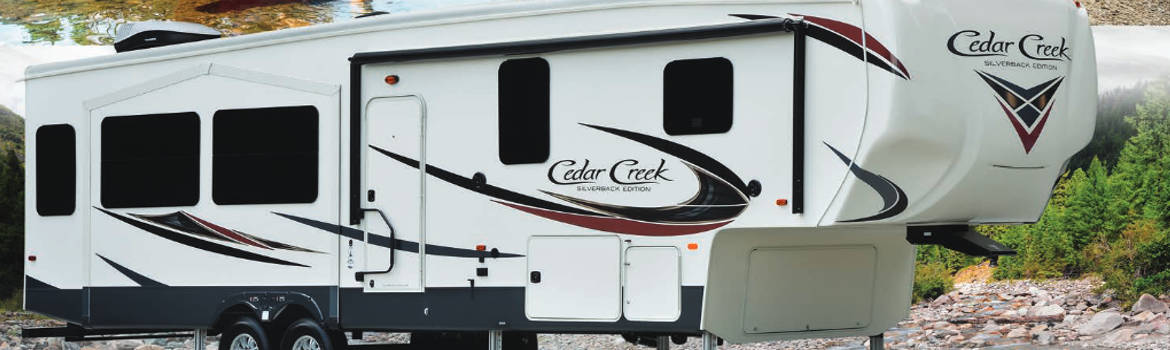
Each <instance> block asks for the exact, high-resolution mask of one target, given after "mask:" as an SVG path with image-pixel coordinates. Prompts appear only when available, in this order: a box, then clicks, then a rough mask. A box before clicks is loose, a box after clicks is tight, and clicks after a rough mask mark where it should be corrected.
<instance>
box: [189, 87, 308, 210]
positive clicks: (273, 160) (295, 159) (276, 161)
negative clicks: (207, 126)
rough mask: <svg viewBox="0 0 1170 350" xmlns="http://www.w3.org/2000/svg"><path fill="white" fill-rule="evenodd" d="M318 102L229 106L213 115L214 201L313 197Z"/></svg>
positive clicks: (267, 201) (294, 200)
mask: <svg viewBox="0 0 1170 350" xmlns="http://www.w3.org/2000/svg"><path fill="white" fill-rule="evenodd" d="M317 119H318V113H317V108H316V107H313V106H297V107H273V108H256V109H231V110H221V111H217V112H215V117H214V119H213V120H212V122H211V123H212V134H211V136H212V143H211V145H212V164H211V172H212V174H211V198H212V200H214V201H215V203H216V204H275V203H312V202H313V201H315V200H317V176H318V175H317V156H318V155H317V153H318V140H317V128H318V126H317V123H318V120H317Z"/></svg>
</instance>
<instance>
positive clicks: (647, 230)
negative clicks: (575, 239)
mask: <svg viewBox="0 0 1170 350" xmlns="http://www.w3.org/2000/svg"><path fill="white" fill-rule="evenodd" d="M493 202H496V203H500V204H503V205H506V206H509V207H512V208H513V209H516V210H520V211H523V212H527V213H529V214H532V215H536V216H539V217H543V218H546V219H549V220H553V221H559V222H563V223H566V224H570V225H574V226H580V227H584V228H590V229H594V230H598V231H605V232H613V233H625V234H631V235H639V236H682V235H689V234H693V233H699V232H706V231H710V230H714V229H717V228H720V227H723V226H724V225H727V224H730V223H731V220H728V221H724V222H717V223H711V224H699V225H671V224H655V223H650V222H642V221H633V220H627V219H622V218H615V217H606V216H588V215H578V214H570V213H562V212H558V211H552V210H544V209H540V208H533V207H526V206H522V205H516V204H512V203H507V202H501V201H497V200H493Z"/></svg>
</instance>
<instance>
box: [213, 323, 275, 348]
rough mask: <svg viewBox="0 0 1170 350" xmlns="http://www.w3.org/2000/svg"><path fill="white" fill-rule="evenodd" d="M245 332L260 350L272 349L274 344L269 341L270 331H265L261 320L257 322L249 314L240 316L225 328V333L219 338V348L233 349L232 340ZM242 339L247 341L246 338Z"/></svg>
mask: <svg viewBox="0 0 1170 350" xmlns="http://www.w3.org/2000/svg"><path fill="white" fill-rule="evenodd" d="M243 334H247V335H248V336H250V337H251V338H252V340H253V341H254V342H255V344H256V348H257V349H258V350H272V346H271V344H270V343H269V342H268V333H266V332H264V327H261V326H260V322H256V319H254V318H251V317H248V316H244V317H240V319H238V320H236V322H235V323H232V324H231V325H230V326H228V327H227V328H224V330H223V334H222V336H221V337H220V338H219V350H231V349H232V342H234V341H235V340H236V338H237V337H239V336H240V335H243ZM240 340H241V341H246V339H244V338H241V339H240Z"/></svg>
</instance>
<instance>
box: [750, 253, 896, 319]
mask: <svg viewBox="0 0 1170 350" xmlns="http://www.w3.org/2000/svg"><path fill="white" fill-rule="evenodd" d="M876 263H877V250H876V249H874V247H873V246H872V245H870V246H865V245H857V246H820V247H817V246H813V247H790V248H762V249H756V250H753V251H752V253H751V256H750V257H749V258H748V278H747V283H748V285H747V297H746V298H745V299H746V302H747V304H746V306H745V307H744V310H745V312H744V320H743V327H744V329H743V331H744V332H745V333H776V332H799V331H810V330H826V329H848V328H862V327H865V326H867V325H869V320H870V316H871V315H872V312H873V297H872V296H871V295H872V294H873V279H874V269H873V268H872V267H873V266H875V265H876ZM776 310H780V311H781V312H780V313H777V312H775V311H776Z"/></svg>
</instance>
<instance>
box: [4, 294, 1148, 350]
mask: <svg viewBox="0 0 1170 350" xmlns="http://www.w3.org/2000/svg"><path fill="white" fill-rule="evenodd" d="M975 279H978V278H975ZM1098 286H1100V282H1099V281H1096V280H1089V279H1086V280H1051V281H1043V282H1033V281H1009V282H992V283H985V282H978V281H976V282H971V283H960V284H957V285H956V286H955V291H954V292H951V293H949V294H947V295H944V296H942V297H939V298H938V299H935V300H933V301H930V302H922V303H919V304H916V305H913V306H912V307H911V309H910V316H909V317H907V318H906V319H905V320H903V321H902V322H900V323H898V325H897V326H896V327H895V328H893V329H890V330H889V331H887V332H886V333H885V338H886V346H887V348H891V349H939V348H985V349H1170V320H1168V319H1167V316H1168V314H1170V306H1168V305H1167V302H1170V297H1167V296H1158V297H1154V296H1149V295H1147V296H1144V297H1143V299H1142V300H1140V301H1139V302H1137V303H1136V304H1134V306H1133V307H1132V308H1129V309H1121V308H1120V307H1119V306H1118V303H1117V301H1115V300H1113V297H1112V296H1111V295H1110V294H1109V293H1108V292H1104V293H1096V292H1094V290H1095V289H1096V288H1097V287H1098ZM0 321H2V322H0V331H2V332H0V350H9V349H31V350H169V349H191V339H190V338H172V339H151V340H145V341H141V340H116V341H105V342H84V343H63V342H61V341H60V340H59V339H21V338H20V329H21V327H44V326H49V325H55V324H59V323H57V322H56V321H52V320H48V319H45V318H39V317H34V316H32V315H29V314H27V313H6V314H0ZM538 340H539V344H540V348H541V349H546V350H580V349H615V350H616V349H621V350H633V349H649V348H647V347H639V346H636V345H633V344H630V343H627V342H626V341H625V340H623V339H622V337H620V336H617V335H553V334H546V335H540V336H539V338H538ZM217 341H218V339H217V338H215V337H211V338H210V339H208V342H209V344H208V345H209V346H208V348H210V349H215V348H216V346H217V345H218V343H217ZM360 342H362V343H405V342H407V335H406V334H403V333H367V334H366V335H365V338H364V339H363V340H362V341H360ZM867 345H868V344H867V341H866V338H860V337H855V338H836V339H804V340H793V341H783V342H770V343H756V344H746V345H745V344H727V345H724V346H721V347H720V348H721V349H745V350H746V349H835V350H844V349H856V350H863V349H866V347H867ZM699 346H700V341H699V340H698V339H697V338H691V339H689V341H688V342H687V343H686V344H684V345H672V346H671V348H673V349H698V348H699Z"/></svg>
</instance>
